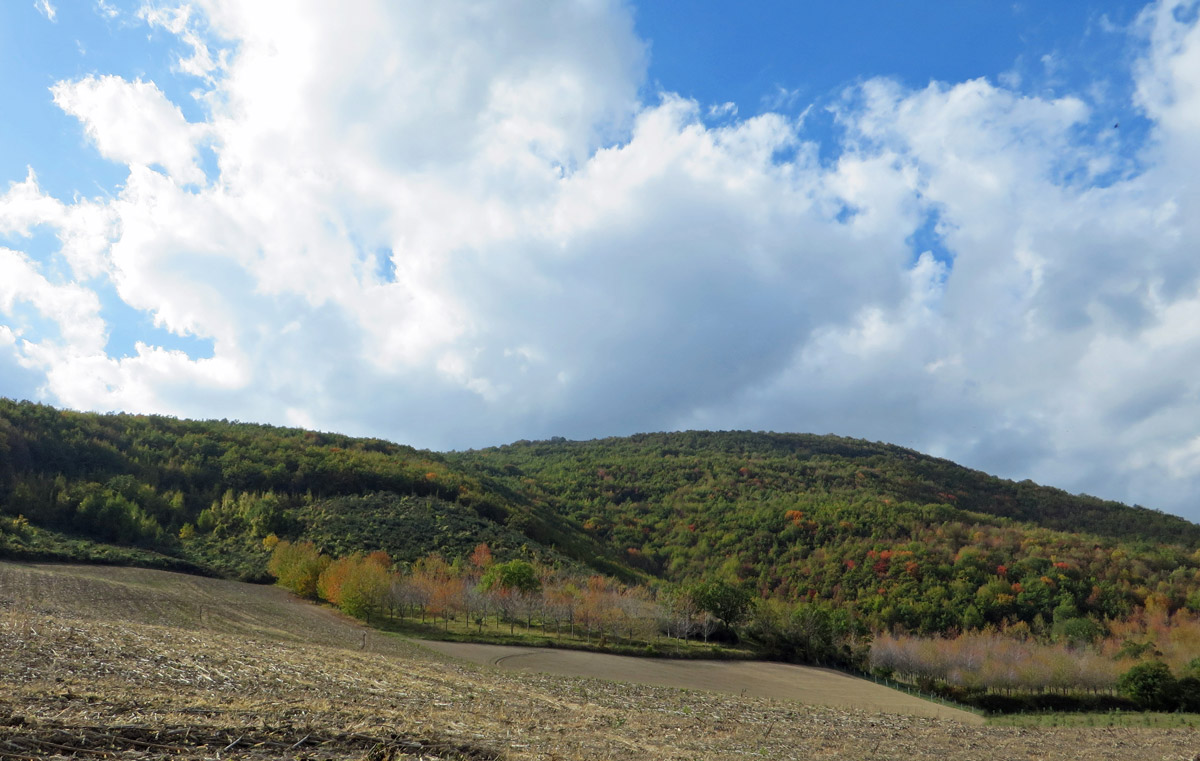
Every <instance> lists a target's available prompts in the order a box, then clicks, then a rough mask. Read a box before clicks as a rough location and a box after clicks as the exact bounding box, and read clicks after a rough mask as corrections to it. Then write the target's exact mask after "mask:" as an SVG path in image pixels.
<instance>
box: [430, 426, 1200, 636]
mask: <svg viewBox="0 0 1200 761" xmlns="http://www.w3.org/2000/svg"><path fill="white" fill-rule="evenodd" d="M449 458H450V461H451V462H457V463H461V464H463V465H464V466H466V465H473V466H475V467H476V468H478V469H479V470H480V471H481V472H484V473H487V474H489V476H490V477H492V478H495V479H496V480H498V481H505V480H507V481H508V482H509V483H510V484H513V485H516V484H518V483H519V484H523V485H524V486H525V488H526V489H528V490H529V493H530V494H531V498H532V500H533V501H534V502H535V503H536V502H544V503H546V504H549V505H552V506H553V507H554V509H555V510H556V511H558V512H561V513H563V514H565V515H567V516H569V517H572V518H574V519H575V520H576V521H578V522H579V523H580V524H582V525H583V527H584V529H585V530H586V531H587V532H589V533H590V534H591V535H592V536H594V537H596V538H597V539H598V540H599V541H601V542H604V543H606V544H608V545H609V546H611V547H613V548H614V549H615V550H618V551H623V552H624V553H625V554H626V556H627V557H628V558H629V561H630V562H631V563H635V564H637V565H639V566H640V567H642V568H645V569H646V570H648V571H650V572H652V573H655V574H657V575H661V576H663V577H665V578H668V579H672V580H679V581H682V580H689V579H695V578H699V577H703V576H710V575H719V576H723V577H725V578H729V579H737V580H742V581H745V582H746V583H749V584H751V585H753V587H754V588H755V590H756V591H757V592H758V593H759V594H760V595H761V596H763V597H773V598H782V599H786V600H810V601H826V602H829V603H831V604H832V605H834V606H835V607H841V608H845V609H849V610H852V611H853V612H854V613H855V615H857V616H860V617H861V618H862V619H864V620H866V621H868V622H869V623H870V624H871V625H872V626H875V627H879V628H886V627H894V626H897V625H900V626H903V627H905V628H907V629H910V630H920V631H945V630H948V629H952V628H976V627H979V626H982V625H986V624H988V623H994V624H1002V623H1004V622H1015V621H1024V622H1026V623H1027V624H1029V625H1031V626H1034V627H1038V626H1049V625H1050V623H1051V621H1052V620H1053V617H1054V615H1055V611H1056V610H1057V611H1058V616H1059V617H1060V618H1062V617H1068V618H1071V617H1088V618H1091V619H1094V620H1103V619H1104V618H1110V617H1121V616H1124V615H1126V614H1128V613H1129V612H1130V611H1132V610H1133V609H1134V608H1135V607H1139V606H1146V605H1152V606H1160V607H1163V608H1167V609H1171V610H1174V609H1178V608H1180V607H1184V606H1191V607H1193V608H1194V609H1200V594H1198V593H1197V588H1198V587H1200V575H1198V574H1200V552H1198V551H1197V547H1198V546H1200V526H1196V525H1194V524H1191V523H1188V522H1187V521H1184V520H1183V519H1180V518H1177V517H1174V516H1169V515H1165V514H1163V513H1160V512H1156V511H1152V510H1146V509H1143V508H1135V507H1128V506H1125V505H1120V504H1117V503H1112V502H1102V501H1100V500H1097V499H1094V498H1090V497H1077V496H1072V495H1069V494H1066V493H1065V492H1062V491H1060V490H1056V489H1049V488H1045V487H1039V486H1036V485H1033V484H1031V483H1020V484H1018V483H1012V482H1009V481H1003V480H1000V479H996V478H993V477H990V476H987V475H986V474H983V473H979V472H977V471H972V470H969V469H966V468H962V467H960V466H957V465H954V464H953V463H951V462H948V461H946V460H939V459H936V458H932V457H928V456H925V455H921V454H919V453H916V452H913V451H911V450H907V449H902V448H899V447H894V446H888V445H884V444H874V443H868V442H863V441H856V440H852V439H844V438H839V437H834V436H809V435H796V434H761V433H758V434H756V433H746V432H727V433H707V432H685V433H667V434H646V435H638V436H632V437H628V438H619V439H605V440H600V441H588V442H568V441H560V440H556V441H549V442H519V443H517V444H513V445H510V446H505V447H497V448H493V449H486V450H480V451H475V452H468V453H461V454H455V455H450V456H449ZM1067 527H1072V530H1070V531H1068V530H1064V529H1066V528H1067Z"/></svg>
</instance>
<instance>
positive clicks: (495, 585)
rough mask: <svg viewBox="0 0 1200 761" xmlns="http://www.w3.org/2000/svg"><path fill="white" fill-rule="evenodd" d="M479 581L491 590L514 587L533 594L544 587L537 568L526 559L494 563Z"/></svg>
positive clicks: (519, 590) (513, 588)
mask: <svg viewBox="0 0 1200 761" xmlns="http://www.w3.org/2000/svg"><path fill="white" fill-rule="evenodd" d="M479 583H480V585H481V586H482V587H483V589H484V590H485V591H489V592H490V591H492V590H494V589H512V590H516V591H518V592H523V593H526V594H532V593H534V592H537V591H539V590H540V589H541V588H542V581H541V579H539V578H538V573H537V569H536V568H534V567H533V564H532V563H529V562H527V561H524V560H510V561H508V562H507V563H497V564H496V565H493V566H492V567H490V568H488V569H487V571H486V572H485V573H484V574H483V577H482V578H481V579H480V580H479Z"/></svg>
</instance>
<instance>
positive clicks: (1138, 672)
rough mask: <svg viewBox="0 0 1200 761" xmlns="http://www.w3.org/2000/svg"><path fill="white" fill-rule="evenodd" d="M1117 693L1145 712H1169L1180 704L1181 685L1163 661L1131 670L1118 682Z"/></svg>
mask: <svg viewBox="0 0 1200 761" xmlns="http://www.w3.org/2000/svg"><path fill="white" fill-rule="evenodd" d="M1117 691H1118V692H1120V693H1121V694H1122V695H1124V696H1126V697H1128V698H1129V699H1130V700H1132V701H1133V702H1134V703H1135V704H1137V707H1138V708H1141V709H1142V710H1145V711H1169V710H1173V709H1174V708H1176V707H1177V706H1178V704H1179V684H1178V682H1176V681H1175V677H1174V676H1172V675H1171V669H1170V667H1169V666H1167V664H1165V663H1163V662H1162V661H1150V662H1149V663H1139V664H1138V665H1136V666H1134V667H1133V668H1131V669H1129V670H1128V671H1126V672H1125V673H1124V674H1122V675H1121V678H1120V679H1118V680H1117Z"/></svg>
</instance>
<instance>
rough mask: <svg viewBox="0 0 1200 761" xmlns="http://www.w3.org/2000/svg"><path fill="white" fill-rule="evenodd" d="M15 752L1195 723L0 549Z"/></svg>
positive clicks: (798, 752) (688, 742) (617, 747)
mask: <svg viewBox="0 0 1200 761" xmlns="http://www.w3.org/2000/svg"><path fill="white" fill-rule="evenodd" d="M0 654H2V656H0V684H2V685H3V687H4V688H3V691H0V759H30V758H54V757H64V758H65V757H76V758H119V759H143V758H146V759H149V758H155V759H163V758H172V759H175V758H179V759H202V758H203V759H215V758H222V759H276V758H278V759H285V758H286V759H296V758H308V759H326V758H329V759H422V758H423V759H447V758H478V759H484V758H505V759H514V760H516V759H544V760H546V761H549V760H550V759H560V760H563V761H568V760H574V759H580V760H582V759H588V760H591V759H618V758H645V759H702V760H712V759H728V758H742V757H750V758H766V759H813V758H817V759H892V758H911V759H944V758H953V759H980V760H983V759H1031V758H1039V759H1040V758H1079V759H1114V760H1116V759H1120V760H1121V761H1130V760H1131V759H1169V760H1170V761H1184V760H1185V759H1192V758H1194V757H1195V756H1196V755H1197V753H1200V738H1197V737H1196V735H1195V733H1194V732H1193V731H1191V730H1187V729H1169V730H1155V729H1145V730H1141V729H1134V728H1120V729H1082V728H1071V729H1029V728H1014V727H989V726H971V725H967V724H964V723H961V722H956V721H951V720H946V719H928V718H919V717H910V716H900V715H895V714H879V713H872V712H869V711H863V710H850V709H839V708H831V707H827V706H812V705H803V704H800V703H797V702H794V701H790V700H781V699H773V698H765V697H755V696H750V695H747V696H744V697H743V696H734V695H726V694H721V693H714V692H704V691H697V690H680V689H676V688H669V687H656V686H648V685H638V684H628V683H620V682H613V681H608V680H604V679H594V678H578V677H564V676H555V675H548V674H538V673H527V672H520V671H507V670H501V669H495V668H491V667H483V666H478V665H474V664H469V663H465V662H462V661H458V660H455V659H448V658H446V657H445V656H443V655H440V654H436V653H433V652H432V651H429V650H427V649H425V648H423V647H419V646H417V645H414V644H412V643H409V642H407V641H404V640H401V639H398V638H395V637H391V636H385V635H381V634H376V633H372V632H367V631H366V630H364V629H362V628H361V627H359V626H358V625H357V624H356V623H354V622H352V621H349V620H346V619H343V618H342V617H340V616H339V615H337V614H336V613H333V612H331V611H328V610H326V609H323V608H319V607H316V606H313V605H309V604H307V603H303V602H300V601H295V600H292V599H290V598H289V597H288V596H287V595H286V594H285V593H283V592H282V591H281V590H278V589H274V588H269V587H257V586H248V585H242V584H234V583H231V582H223V581H216V580H212V579H200V578H194V577H187V576H178V575H175V574H165V573H161V572H154V571H144V570H136V569H122V568H94V567H67V566H59V567H55V566H29V565H14V564H5V563H0Z"/></svg>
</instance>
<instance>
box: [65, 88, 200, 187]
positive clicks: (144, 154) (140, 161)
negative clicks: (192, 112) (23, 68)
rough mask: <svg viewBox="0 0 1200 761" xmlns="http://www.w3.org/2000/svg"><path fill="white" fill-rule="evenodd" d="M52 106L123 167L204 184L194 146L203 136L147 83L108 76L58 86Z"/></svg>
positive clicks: (102, 152) (98, 148) (106, 155)
mask: <svg viewBox="0 0 1200 761" xmlns="http://www.w3.org/2000/svg"><path fill="white" fill-rule="evenodd" d="M51 92H52V93H53V94H54V103H55V104H56V105H57V106H58V107H59V108H61V109H62V110H63V111H65V112H67V113H68V114H71V115H72V116H74V117H76V118H77V119H79V120H80V122H82V123H83V125H84V130H85V131H86V132H87V135H88V137H89V138H90V139H91V140H92V142H93V143H95V145H96V149H97V150H99V151H100V153H101V154H102V155H103V156H104V157H105V158H109V159H112V160H113V161H117V162H120V163H123V164H131V165H139V166H151V165H154V164H157V165H160V166H162V167H163V168H164V169H165V170H166V171H167V173H168V174H170V175H171V177H173V178H174V179H175V180H177V181H179V182H183V183H202V182H204V179H205V177H204V172H203V171H201V169H200V167H199V166H198V164H197V161H196V158H197V153H196V152H197V144H198V142H199V141H200V140H201V139H202V138H203V136H204V133H205V132H206V130H205V128H204V127H203V126H201V125H195V124H189V123H188V122H187V120H186V119H184V118H183V113H182V112H181V111H180V110H179V106H177V105H175V104H174V103H171V102H170V101H169V100H168V99H167V97H166V96H165V95H163V93H162V91H161V90H159V89H158V86H157V85H155V84H154V83H153V82H143V81H141V80H140V79H138V80H135V81H133V82H129V81H126V80H124V79H122V78H120V77H117V76H113V75H111V74H107V75H103V76H100V77H95V76H88V77H85V78H83V79H80V80H77V81H75V82H59V83H58V84H56V85H55V86H54V87H53V88H52V89H51Z"/></svg>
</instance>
